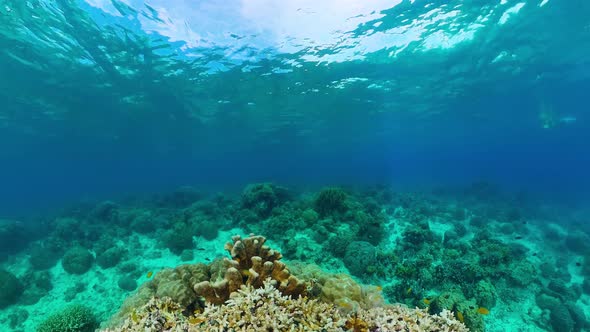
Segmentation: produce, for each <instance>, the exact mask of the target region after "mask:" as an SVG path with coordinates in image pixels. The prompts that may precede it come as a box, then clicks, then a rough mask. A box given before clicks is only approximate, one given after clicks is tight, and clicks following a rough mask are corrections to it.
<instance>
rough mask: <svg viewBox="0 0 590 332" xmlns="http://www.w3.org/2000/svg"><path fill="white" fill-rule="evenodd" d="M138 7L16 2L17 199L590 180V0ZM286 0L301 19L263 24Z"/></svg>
mask: <svg viewBox="0 0 590 332" xmlns="http://www.w3.org/2000/svg"><path fill="white" fill-rule="evenodd" d="M125 3H126V2H120V1H114V2H113V4H110V3H109V2H103V1H87V2H84V1H77V2H76V3H75V4H71V5H70V4H68V2H65V1H52V2H48V1H29V2H28V5H25V4H24V3H21V2H20V1H4V2H3V5H2V7H3V8H0V11H1V16H0V19H1V20H2V21H1V26H2V31H1V35H0V38H1V43H2V45H3V46H2V53H1V55H0V56H1V59H0V65H1V67H0V71H1V72H0V73H1V77H2V80H1V81H0V84H1V89H0V90H1V91H2V92H1V93H2V104H3V106H2V110H1V111H0V115H1V116H0V119H1V124H2V132H1V133H0V135H1V140H0V142H1V143H0V144H1V146H0V148H1V150H2V154H1V156H0V158H2V160H1V161H0V162H1V164H2V172H1V175H0V176H1V178H0V181H1V183H2V184H3V185H2V189H1V192H0V197H1V198H2V199H0V201H1V202H2V203H1V204H2V211H7V212H8V213H10V212H15V213H16V212H21V211H22V210H23V209H25V210H26V209H28V208H30V207H32V206H38V207H40V206H43V205H45V206H47V205H50V204H52V202H56V203H57V202H63V201H66V200H70V199H72V198H76V197H78V196H80V195H90V196H93V195H98V196H104V195H110V194H114V193H118V192H121V191H126V192H136V191H145V190H151V191H157V190H161V189H170V188H173V187H175V186H177V185H181V184H185V183H192V184H199V185H210V186H212V187H215V186H222V185H224V186H225V185H229V186H232V185H235V186H236V187H238V186H239V185H241V184H243V183H248V182H252V181H258V180H274V181H279V182H288V183H302V182H304V183H314V184H319V183H334V182H337V183H346V182H352V183H365V182H368V183H372V182H375V181H378V182H381V181H388V182H390V183H395V184H398V183H403V184H404V185H409V186H411V185H429V184H446V183H454V182H461V183H469V182H470V181H473V180H477V179H487V180H490V181H494V182H498V183H500V184H502V185H507V186H510V187H514V188H525V189H530V190H535V191H542V192H543V191H544V192H555V191H560V192H563V193H569V194H572V195H574V196H577V195H582V194H587V189H586V188H588V184H589V183H590V182H589V181H590V180H589V179H590V176H589V175H588V173H587V171H586V169H588V166H590V162H589V158H590V157H589V153H588V152H589V151H590V150H589V149H588V143H587V142H589V141H590V140H589V139H588V138H589V135H590V131H589V130H588V126H589V124H588V115H587V109H588V106H587V101H586V100H587V96H586V91H588V86H589V78H590V67H589V63H588V61H589V55H588V54H590V53H589V52H588V49H589V47H590V45H589V44H590V38H588V37H590V26H589V24H590V23H589V22H588V20H587V17H588V16H587V14H588V13H589V12H590V11H589V10H590V9H589V5H588V3H587V2H585V1H566V2H564V1H562V2H560V1H549V2H548V3H546V4H544V5H543V6H541V2H540V1H527V2H520V3H521V4H524V6H522V8H521V9H520V10H519V11H518V12H517V13H513V14H509V15H507V20H506V23H504V24H502V25H500V24H499V23H498V22H499V21H501V17H502V15H503V13H504V12H506V11H507V10H508V9H510V8H512V7H514V6H515V5H517V4H518V3H517V2H515V1H506V3H502V4H500V3H499V2H497V1H477V2H470V3H462V2H460V1H454V2H450V3H447V2H437V1H434V2H428V1H416V2H413V3H410V2H408V1H405V2H403V3H401V4H399V5H397V6H392V4H389V5H386V4H383V3H381V2H378V3H375V4H359V5H358V9H357V11H358V12H357V13H356V15H351V14H352V13H353V12H354V10H339V11H337V12H334V14H333V16H334V17H335V18H334V19H332V20H329V21H328V22H327V23H326V24H325V26H322V24H321V22H317V21H316V18H319V17H323V16H326V17H330V13H329V12H330V6H336V4H335V3H333V4H327V3H326V4H324V5H316V7H317V8H314V7H313V4H310V3H301V4H298V3H293V4H288V5H285V6H284V8H281V6H279V5H278V4H273V5H270V4H267V5H266V7H265V6H260V8H257V7H256V4H248V3H240V2H238V1H235V2H228V3H227V4H224V5H220V4H217V3H215V2H206V1H205V2H202V3H201V2H199V4H198V5H195V6H196V7H199V8H201V6H202V8H204V9H202V10H192V11H191V10H188V9H186V10H185V12H183V8H184V7H187V8H191V7H193V6H190V5H188V4H184V3H181V2H179V3H174V2H170V3H168V2H163V3H158V2H157V1H156V2H153V3H150V4H149V6H151V7H148V4H147V3H146V4H144V3H143V1H131V2H130V3H129V5H130V6H128V5H126V4H125ZM183 6H184V7H183ZM306 6H307V7H306ZM296 7H297V8H296ZM116 8H117V9H116ZM149 8H152V10H153V11H154V12H152V11H151V10H150V9H149ZM158 8H159V9H158ZM158 10H159V11H160V12H161V13H160V14H159V15H169V16H174V17H169V18H166V19H162V20H163V22H162V21H159V20H158V19H157V18H156V16H155V14H154V13H156V12H158ZM241 11H242V12H241ZM273 11H275V12H277V13H276V14H275V15H279V16H284V17H285V19H284V20H285V21H286V22H284V24H282V25H284V27H283V26H273V24H275V23H276V24H279V23H278V22H274V21H273V20H270V19H269V22H266V23H263V22H262V23H257V21H256V20H255V19H257V18H258V16H264V17H266V16H265V15H271V16H272V15H273ZM371 11H374V12H371ZM430 11H432V12H431V13H429V14H428V19H430V21H429V20H428V19H426V18H424V16H425V14H426V13H428V12H430ZM341 12H344V13H341ZM62 13H63V15H62ZM445 13H446V15H447V17H444V14H445ZM191 15H192V16H191ZM437 15H440V17H439V16H437ZM480 15H482V16H486V15H489V16H488V19H487V21H482V20H481V16H480ZM64 16H65V18H64ZM340 16H342V17H340ZM354 16H356V18H355V19H356V20H357V21H358V22H357V24H356V25H355V24H352V23H350V21H352V20H354V19H348V20H346V19H347V18H350V17H354ZM478 16H479V19H478ZM340 19H342V20H340ZM414 19H415V20H416V21H412V20H414ZM297 20H305V22H307V21H309V23H306V24H311V23H313V22H315V26H313V27H308V26H301V27H298V26H297V25H296V23H297ZM320 20H321V19H320ZM339 20H340V21H339ZM41 21H43V22H44V23H41ZM334 21H336V22H334ZM218 22H223V24H221V23H220V24H221V25H220V26H219V28H217V26H216V24H217V23H218ZM21 24H22V25H21ZM24 27H26V28H27V29H28V30H25V29H24ZM173 27H174V28H173ZM340 27H342V28H343V29H344V28H349V30H340V31H333V30H330V29H335V28H340ZM174 29H176V30H174ZM289 29H291V30H289ZM314 29H316V30H314ZM318 30H319V31H318ZM414 31H416V32H414ZM462 31H472V32H473V33H472V34H470V35H469V36H468V37H464V36H463V37H462V36H461V32H462ZM231 34H234V35H231ZM395 34H398V35H397V37H392V36H395ZM441 35H444V36H443V37H440V36H441ZM187 36H192V39H190V38H187V39H188V40H185V39H182V38H181V37H187ZM232 36H233V37H232ZM199 37H200V39H198V38H199ZM454 38H455V39H454ZM461 38H465V40H460V39H461ZM316 39H317V41H316ZM322 42H324V43H322ZM431 44H432V45H431ZM402 48H403V49H402ZM393 52H397V54H396V55H395V56H391V53H393ZM497 57H500V58H499V59H496V58H497ZM494 59H496V61H494ZM278 69H281V70H282V71H279V70H278ZM273 71H274V72H273ZM355 77H356V78H363V80H358V81H355V82H350V83H348V84H343V85H344V87H343V88H342V89H337V88H335V87H334V86H335V85H337V84H338V83H337V82H339V81H340V80H343V79H344V80H345V79H347V78H355ZM371 84H375V86H373V87H371ZM377 86H382V88H379V87H377ZM314 89H315V90H314ZM314 91H315V92H314ZM543 110H546V111H547V112H548V113H549V116H550V117H551V118H552V120H551V122H552V123H551V124H549V128H543V126H544V123H543V120H542V119H540V113H541V112H543ZM567 118H570V119H573V120H571V121H567ZM564 119H565V120H564ZM238 165H239V167H237V166H238ZM238 183H239V185H238Z"/></svg>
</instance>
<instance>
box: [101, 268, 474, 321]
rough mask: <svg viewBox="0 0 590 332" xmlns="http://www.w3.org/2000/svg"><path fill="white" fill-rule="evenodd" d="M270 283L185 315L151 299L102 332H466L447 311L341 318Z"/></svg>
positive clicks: (374, 312) (390, 310)
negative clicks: (129, 315) (123, 320)
mask: <svg viewBox="0 0 590 332" xmlns="http://www.w3.org/2000/svg"><path fill="white" fill-rule="evenodd" d="M275 283H276V281H272V280H270V279H267V280H266V281H265V282H264V283H263V287H261V288H253V287H252V286H243V287H242V288H241V289H240V290H239V291H237V292H234V293H232V296H231V298H230V299H229V300H228V301H227V302H226V303H225V304H223V305H212V304H208V305H207V306H206V308H205V310H204V311H203V312H202V313H196V314H195V315H192V316H190V317H184V316H183V315H181V314H180V309H181V308H180V306H178V305H175V304H174V303H171V302H170V301H169V300H168V299H163V300H159V299H152V301H150V302H149V303H148V304H147V305H146V306H144V307H143V308H140V309H139V310H138V311H137V312H134V313H133V314H132V315H131V317H129V319H127V321H126V322H125V324H124V325H123V326H121V327H119V328H116V329H113V330H107V331H105V332H140V331H141V332H143V331H170V332H176V331H179V332H180V331H183V332H187V331H188V332H218V331H245V332H250V331H251V332H257V331H276V332H283V331H284V332H287V331H289V332H291V331H325V332H344V331H352V332H368V331H409V332H424V331H440V332H467V331H468V330H467V329H466V328H465V326H464V325H463V324H462V323H460V322H458V321H457V320H455V319H454V318H453V314H452V313H451V312H450V311H447V310H445V311H443V312H442V313H441V314H440V315H430V314H428V313H427V311H426V310H424V309H410V308H407V307H404V306H386V307H380V308H371V309H367V310H365V309H359V310H358V311H356V312H354V313H352V314H350V315H343V314H342V313H341V312H340V311H339V310H338V309H337V308H336V307H335V306H334V305H333V304H330V303H323V302H319V301H317V300H310V299H307V298H303V297H299V298H297V299H292V298H290V297H288V296H285V295H282V294H281V293H280V291H279V290H278V289H277V288H276V285H275ZM157 328H160V329H157Z"/></svg>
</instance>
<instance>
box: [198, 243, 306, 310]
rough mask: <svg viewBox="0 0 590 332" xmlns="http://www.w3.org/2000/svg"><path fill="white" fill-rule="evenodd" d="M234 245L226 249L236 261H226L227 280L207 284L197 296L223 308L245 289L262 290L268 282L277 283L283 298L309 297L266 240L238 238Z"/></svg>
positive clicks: (203, 284) (279, 255)
mask: <svg viewBox="0 0 590 332" xmlns="http://www.w3.org/2000/svg"><path fill="white" fill-rule="evenodd" d="M232 241H233V243H230V242H228V243H226V245H225V249H226V250H227V251H228V252H229V253H230V255H231V257H232V259H231V260H228V259H225V260H224V263H223V265H224V266H225V272H223V275H224V278H223V279H222V280H213V281H203V282H200V283H197V284H195V286H194V290H195V293H196V294H197V295H199V296H202V297H204V298H205V301H206V302H209V303H213V304H222V303H224V302H225V301H227V300H228V299H229V296H230V294H231V293H233V292H235V291H237V290H238V289H240V287H241V286H242V285H248V286H252V287H254V288H260V287H262V286H263V282H264V280H266V278H271V279H272V280H275V281H277V288H278V290H279V291H280V292H281V293H282V294H283V295H288V296H293V297H296V296H299V295H305V292H306V288H307V286H306V285H305V283H303V282H301V281H300V280H299V279H297V278H296V277H295V276H293V275H291V273H290V272H289V270H288V269H287V267H286V265H285V264H284V263H283V262H281V261H279V260H280V259H281V258H282V255H281V253H280V252H278V251H275V250H272V249H270V248H269V247H268V246H265V245H264V243H265V242H266V238H265V237H263V236H255V235H250V236H249V237H247V238H245V239H242V238H241V237H240V236H239V235H236V236H234V237H233V238H232ZM222 269H223V268H222ZM218 273H221V271H220V272H218Z"/></svg>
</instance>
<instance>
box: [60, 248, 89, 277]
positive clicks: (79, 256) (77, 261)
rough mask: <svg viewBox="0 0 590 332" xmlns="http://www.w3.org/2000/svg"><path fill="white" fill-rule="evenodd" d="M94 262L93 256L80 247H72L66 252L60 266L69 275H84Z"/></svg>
mask: <svg viewBox="0 0 590 332" xmlns="http://www.w3.org/2000/svg"><path fill="white" fill-rule="evenodd" d="M93 262H94V256H92V254H91V253H90V251H88V250H87V249H84V248H82V247H74V248H72V249H70V250H68V251H67V252H66V253H65V255H64V257H63V259H62V261H61V264H62V266H63V268H64V270H66V272H68V273H71V274H84V273H86V271H88V270H89V269H90V267H91V266H92V263H93Z"/></svg>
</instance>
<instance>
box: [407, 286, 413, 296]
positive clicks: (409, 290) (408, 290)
mask: <svg viewBox="0 0 590 332" xmlns="http://www.w3.org/2000/svg"><path fill="white" fill-rule="evenodd" d="M406 294H408V295H410V294H412V287H408V289H407V290H406Z"/></svg>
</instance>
